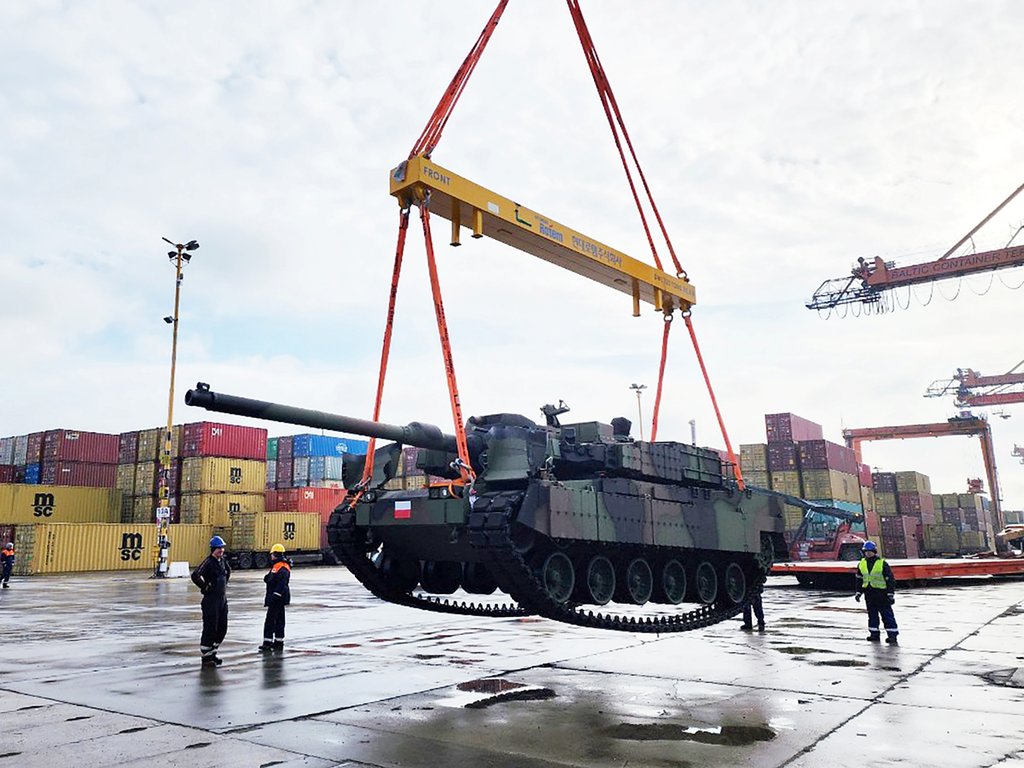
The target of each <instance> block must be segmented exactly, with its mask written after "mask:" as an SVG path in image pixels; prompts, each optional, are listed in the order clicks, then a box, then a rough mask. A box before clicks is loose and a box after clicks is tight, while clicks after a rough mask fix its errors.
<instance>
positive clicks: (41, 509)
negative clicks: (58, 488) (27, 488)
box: [32, 493, 56, 517]
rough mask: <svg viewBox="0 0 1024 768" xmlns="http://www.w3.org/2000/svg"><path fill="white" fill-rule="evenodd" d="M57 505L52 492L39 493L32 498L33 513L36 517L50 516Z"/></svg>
mask: <svg viewBox="0 0 1024 768" xmlns="http://www.w3.org/2000/svg"><path fill="white" fill-rule="evenodd" d="M55 506H56V504H55V503H54V499H53V494H52V493H37V494H36V497H35V499H33V500H32V514H33V515H35V516H36V517H49V516H50V515H52V514H53V508H54V507H55Z"/></svg>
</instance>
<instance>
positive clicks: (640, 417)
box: [629, 384, 647, 440]
mask: <svg viewBox="0 0 1024 768" xmlns="http://www.w3.org/2000/svg"><path fill="white" fill-rule="evenodd" d="M629 388H630V389H632V390H633V391H634V392H636V417H637V420H638V421H639V423H640V439H641V440H643V439H644V412H643V409H641V407H640V393H641V392H643V391H644V390H645V389H647V385H646V384H630V385H629Z"/></svg>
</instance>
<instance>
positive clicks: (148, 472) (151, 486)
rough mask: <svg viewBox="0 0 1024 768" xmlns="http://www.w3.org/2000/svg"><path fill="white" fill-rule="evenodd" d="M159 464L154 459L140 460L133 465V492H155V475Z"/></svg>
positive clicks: (142, 494) (148, 493) (138, 493)
mask: <svg viewBox="0 0 1024 768" xmlns="http://www.w3.org/2000/svg"><path fill="white" fill-rule="evenodd" d="M159 468H160V465H159V464H157V463H156V462H155V461H140V462H139V463H138V464H136V465H135V494H136V495H137V496H152V495H153V494H154V493H156V476H157V470H158V469H159Z"/></svg>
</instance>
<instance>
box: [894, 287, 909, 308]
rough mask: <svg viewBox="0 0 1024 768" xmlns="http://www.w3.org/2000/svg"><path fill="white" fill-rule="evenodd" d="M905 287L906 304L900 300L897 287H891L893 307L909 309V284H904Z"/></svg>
mask: <svg viewBox="0 0 1024 768" xmlns="http://www.w3.org/2000/svg"><path fill="white" fill-rule="evenodd" d="M906 289H907V303H906V305H904V304H903V302H902V301H900V296H899V288H893V289H892V298H893V303H894V309H903V310H907V309H910V301H911V296H910V286H909V285H908V286H906Z"/></svg>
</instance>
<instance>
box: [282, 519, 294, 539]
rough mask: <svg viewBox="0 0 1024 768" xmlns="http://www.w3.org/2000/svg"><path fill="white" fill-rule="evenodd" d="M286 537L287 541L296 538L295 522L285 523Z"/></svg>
mask: <svg viewBox="0 0 1024 768" xmlns="http://www.w3.org/2000/svg"><path fill="white" fill-rule="evenodd" d="M284 538H285V540H286V541H293V540H294V539H295V523H285V524H284Z"/></svg>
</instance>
